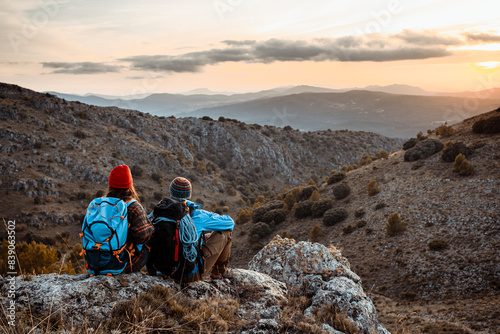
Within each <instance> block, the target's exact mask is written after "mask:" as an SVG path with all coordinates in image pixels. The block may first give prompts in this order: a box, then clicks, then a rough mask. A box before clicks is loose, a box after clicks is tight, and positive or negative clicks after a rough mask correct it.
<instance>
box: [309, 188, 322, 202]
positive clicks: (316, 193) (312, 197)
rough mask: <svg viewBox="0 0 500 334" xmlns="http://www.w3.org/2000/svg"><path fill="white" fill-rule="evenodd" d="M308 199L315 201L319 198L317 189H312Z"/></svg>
mask: <svg viewBox="0 0 500 334" xmlns="http://www.w3.org/2000/svg"><path fill="white" fill-rule="evenodd" d="M309 199H310V200H311V201H313V202H317V201H319V200H321V195H320V193H319V192H318V191H317V190H314V191H313V193H312V194H311V197H309Z"/></svg>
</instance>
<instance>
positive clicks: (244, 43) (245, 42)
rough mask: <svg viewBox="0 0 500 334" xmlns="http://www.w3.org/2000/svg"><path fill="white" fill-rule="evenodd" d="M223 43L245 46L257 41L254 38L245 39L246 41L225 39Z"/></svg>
mask: <svg viewBox="0 0 500 334" xmlns="http://www.w3.org/2000/svg"><path fill="white" fill-rule="evenodd" d="M222 43H224V44H226V45H229V46H245V45H253V44H255V43H256V41H252V40H244V41H233V40H225V41H222Z"/></svg>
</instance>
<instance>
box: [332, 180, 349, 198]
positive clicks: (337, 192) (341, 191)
mask: <svg viewBox="0 0 500 334" xmlns="http://www.w3.org/2000/svg"><path fill="white" fill-rule="evenodd" d="M332 192H333V196H335V199H337V200H341V199H344V198H346V197H347V196H349V194H350V193H351V188H349V186H348V185H347V184H339V185H337V186H334V187H333V189H332Z"/></svg>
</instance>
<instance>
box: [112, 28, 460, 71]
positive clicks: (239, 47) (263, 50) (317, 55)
mask: <svg viewBox="0 0 500 334" xmlns="http://www.w3.org/2000/svg"><path fill="white" fill-rule="evenodd" d="M406 34H407V35H406V36H407V38H409V37H408V36H409V34H408V33H406ZM414 37H415V36H414ZM425 37H426V38H427V40H424V39H423V38H421V39H419V43H420V44H422V46H418V45H417V46H411V43H410V44H408V45H410V46H408V45H406V46H405V45H401V43H394V39H392V38H390V37H384V36H382V35H380V34H373V35H372V36H368V37H367V36H344V37H340V38H322V39H315V40H312V41H290V40H282V39H271V40H267V41H262V42H255V41H224V42H223V43H224V44H226V45H227V47H226V48H219V49H210V50H206V51H199V52H190V53H185V54H182V55H178V56H168V55H155V56H146V55H145V56H134V57H128V58H122V59H119V60H121V61H124V62H129V63H131V68H132V69H135V70H146V71H164V72H177V73H182V72H199V71H201V70H202V69H203V67H204V66H207V65H216V64H220V63H224V62H246V63H272V62H276V61H280V62H283V61H299V62H300V61H316V62H319V61H392V60H405V59H426V58H432V57H444V56H448V55H450V54H451V53H450V52H449V51H447V50H446V49H445V48H443V47H436V46H435V47H431V45H435V44H441V45H442V44H443V43H444V42H446V43H448V44H450V43H452V42H454V43H455V42H456V41H452V40H451V39H440V40H438V39H437V37H436V38H435V39H434V40H431V39H430V37H431V36H425ZM438 41H440V43H437V42H438ZM446 43H445V44H446ZM414 44H415V43H414Z"/></svg>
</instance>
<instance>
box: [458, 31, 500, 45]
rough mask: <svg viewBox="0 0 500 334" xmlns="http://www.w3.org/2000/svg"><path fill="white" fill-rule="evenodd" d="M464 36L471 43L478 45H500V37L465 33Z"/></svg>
mask: <svg viewBox="0 0 500 334" xmlns="http://www.w3.org/2000/svg"><path fill="white" fill-rule="evenodd" d="M464 36H465V37H466V38H467V40H468V41H469V42H476V43H498V42H500V35H492V34H486V33H464Z"/></svg>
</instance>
